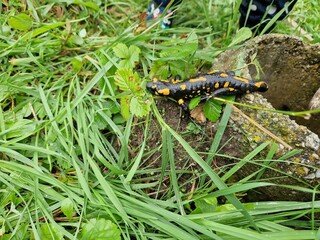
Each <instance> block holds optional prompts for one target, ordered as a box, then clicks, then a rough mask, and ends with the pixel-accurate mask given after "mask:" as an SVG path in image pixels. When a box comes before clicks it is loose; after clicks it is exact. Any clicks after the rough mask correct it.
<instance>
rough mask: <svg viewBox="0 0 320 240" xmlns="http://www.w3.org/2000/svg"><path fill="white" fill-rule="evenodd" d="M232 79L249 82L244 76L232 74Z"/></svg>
mask: <svg viewBox="0 0 320 240" xmlns="http://www.w3.org/2000/svg"><path fill="white" fill-rule="evenodd" d="M234 79H236V80H238V81H241V82H245V83H249V80H248V79H246V78H243V77H237V76H234Z"/></svg>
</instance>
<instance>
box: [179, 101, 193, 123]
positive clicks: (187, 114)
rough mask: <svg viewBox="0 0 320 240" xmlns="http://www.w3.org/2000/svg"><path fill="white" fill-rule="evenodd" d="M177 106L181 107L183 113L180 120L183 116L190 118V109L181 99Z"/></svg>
mask: <svg viewBox="0 0 320 240" xmlns="http://www.w3.org/2000/svg"><path fill="white" fill-rule="evenodd" d="M178 104H179V105H180V106H181V108H182V110H183V113H182V115H181V118H184V117H185V116H190V109H189V107H188V105H187V104H185V102H184V100H183V99H182V98H181V99H179V100H178Z"/></svg>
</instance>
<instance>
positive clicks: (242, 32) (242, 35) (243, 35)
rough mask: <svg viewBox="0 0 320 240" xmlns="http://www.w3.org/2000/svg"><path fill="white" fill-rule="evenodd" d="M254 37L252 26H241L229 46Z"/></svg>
mask: <svg viewBox="0 0 320 240" xmlns="http://www.w3.org/2000/svg"><path fill="white" fill-rule="evenodd" d="M251 37H252V31H251V29H250V28H247V27H243V28H240V29H239V31H238V32H237V33H236V35H235V36H234V37H233V40H232V42H231V43H230V45H229V47H231V46H233V45H236V44H239V43H241V42H243V41H245V40H247V39H249V38H251Z"/></svg>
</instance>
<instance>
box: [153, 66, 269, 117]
mask: <svg viewBox="0 0 320 240" xmlns="http://www.w3.org/2000/svg"><path fill="white" fill-rule="evenodd" d="M147 89H148V91H150V92H151V93H152V94H154V95H158V96H166V97H170V98H173V99H175V100H177V102H178V104H179V105H181V106H182V107H183V109H184V110H186V111H187V110H188V107H187V106H186V104H185V103H184V100H186V99H191V98H194V97H196V96H201V100H207V99H209V98H212V97H217V96H220V95H242V94H246V93H251V92H255V91H258V92H265V91H267V90H268V85H267V84H266V83H265V82H262V81H260V82H255V81H252V80H249V79H246V78H243V77H240V76H236V75H235V74H234V73H233V72H225V71H212V72H209V73H206V74H203V75H199V76H198V77H195V78H191V79H189V80H187V81H184V82H183V81H181V80H175V79H173V80H158V79H153V81H152V82H150V83H148V84H147Z"/></svg>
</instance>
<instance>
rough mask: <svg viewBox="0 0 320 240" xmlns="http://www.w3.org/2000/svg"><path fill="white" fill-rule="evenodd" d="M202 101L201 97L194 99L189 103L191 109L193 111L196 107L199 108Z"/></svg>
mask: <svg viewBox="0 0 320 240" xmlns="http://www.w3.org/2000/svg"><path fill="white" fill-rule="evenodd" d="M200 100H201V96H199V97H195V98H192V99H191V101H190V103H189V109H190V110H192V109H194V108H195V107H196V106H198V104H199V103H200Z"/></svg>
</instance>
